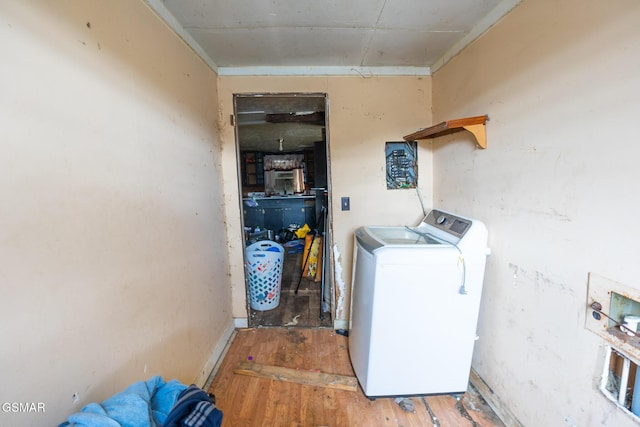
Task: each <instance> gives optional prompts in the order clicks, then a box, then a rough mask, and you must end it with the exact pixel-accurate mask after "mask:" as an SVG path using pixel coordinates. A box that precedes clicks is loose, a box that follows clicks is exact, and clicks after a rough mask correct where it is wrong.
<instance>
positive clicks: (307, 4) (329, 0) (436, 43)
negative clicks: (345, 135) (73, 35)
mask: <svg viewBox="0 0 640 427" xmlns="http://www.w3.org/2000/svg"><path fill="white" fill-rule="evenodd" d="M144 1H145V2H146V3H147V4H149V6H150V7H151V8H152V9H153V10H155V11H156V13H157V14H158V15H159V16H160V17H161V18H162V19H164V21H165V22H166V23H167V24H168V25H169V26H170V27H172V28H173V29H174V31H175V32H176V33H177V34H178V35H179V36H180V37H182V39H183V40H184V41H185V42H186V43H187V44H189V45H190V46H191V48H192V49H193V50H194V52H195V53H196V54H198V55H199V56H200V57H201V58H202V59H203V60H204V61H205V62H206V63H207V64H209V66H210V67H212V68H213V69H214V70H216V72H217V73H218V74H219V75H327V74H341V75H344V74H347V75H349V74H352V75H355V74H360V75H407V74H409V75H428V74H430V73H432V72H433V71H435V70H437V69H438V68H439V67H441V66H442V65H443V64H445V63H446V62H447V61H448V60H449V58H451V57H453V56H454V55H455V54H456V53H457V52H458V51H460V50H461V49H462V48H464V46H466V45H467V44H469V43H471V42H472V41H473V40H474V39H475V38H477V37H479V36H480V35H481V34H482V33H483V32H484V31H485V30H487V29H488V28H489V27H490V26H491V25H493V24H494V23H495V22H496V21H497V20H499V19H500V18H502V16H504V15H505V14H506V13H508V12H509V11H510V10H511V9H512V8H513V7H515V6H516V5H517V4H518V3H519V2H520V1H521V0H313V1H310V0H144ZM324 111H325V98H324V96H323V95H321V94H320V95H318V96H312V97H305V96H300V95H296V94H290V95H288V96H255V97H240V98H236V117H237V121H238V140H239V144H240V149H241V150H260V151H276V150H279V146H280V140H282V141H283V149H284V150H285V151H289V150H296V149H300V148H304V147H310V146H312V145H313V142H314V141H318V140H321V139H322V128H323V126H322V125H318V124H309V123H269V122H268V120H267V117H266V115H268V114H270V113H284V114H288V113H303V112H324Z"/></svg>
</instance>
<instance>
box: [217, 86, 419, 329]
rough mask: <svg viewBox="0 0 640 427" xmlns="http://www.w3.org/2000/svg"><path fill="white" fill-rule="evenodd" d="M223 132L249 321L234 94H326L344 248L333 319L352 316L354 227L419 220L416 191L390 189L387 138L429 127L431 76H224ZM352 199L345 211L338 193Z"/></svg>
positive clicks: (241, 306)
mask: <svg viewBox="0 0 640 427" xmlns="http://www.w3.org/2000/svg"><path fill="white" fill-rule="evenodd" d="M218 86H219V100H220V117H221V120H220V129H221V137H222V139H223V145H224V150H223V163H224V166H225V168H224V180H225V205H226V208H227V217H228V222H227V225H228V227H229V236H230V238H229V240H230V243H229V248H230V264H231V265H230V271H231V279H232V283H233V313H234V317H237V318H246V316H247V314H246V288H245V282H244V271H243V254H242V238H243V233H242V231H241V215H242V213H241V212H242V211H241V209H240V199H239V193H238V169H237V161H236V146H235V139H234V138H235V136H234V129H233V126H232V125H231V123H230V120H229V116H230V115H232V114H233V95H234V94H240V93H243V94H247V93H326V94H327V97H328V100H329V115H328V129H327V135H328V139H329V162H330V172H331V183H330V185H331V191H332V199H331V201H330V204H331V206H330V209H331V215H332V222H331V228H332V233H333V237H334V241H333V243H334V244H335V245H336V247H337V248H338V250H339V252H340V253H341V256H340V263H341V265H340V269H335V270H334V271H339V272H340V277H337V278H335V280H336V283H338V284H340V287H339V288H337V289H336V292H337V295H336V296H335V297H336V301H337V302H339V303H340V304H339V305H338V306H336V318H335V319H334V320H339V321H346V320H348V316H349V313H348V311H349V301H350V300H349V298H350V288H351V257H352V251H353V232H354V230H355V229H356V228H357V227H358V226H360V225H365V224H368V225H371V224H379V225H404V224H413V223H417V222H418V221H419V220H420V219H421V217H422V210H421V207H420V202H419V201H418V198H417V196H416V192H415V190H387V188H386V175H385V153H384V144H385V142H386V141H401V140H402V136H403V135H406V134H408V133H411V132H414V131H415V130H417V129H419V128H422V127H426V126H429V125H431V111H430V106H431V78H430V77H415V76H402V77H369V78H367V77H360V76H358V77H353V76H352V77H341V76H328V77H231V76H221V77H219V85H218ZM427 147H428V144H427V145H424V146H422V145H421V148H420V150H419V154H418V158H419V174H420V175H419V186H420V189H421V191H422V193H423V196H424V198H425V200H426V201H427V203H428V202H429V201H430V200H431V168H432V166H431V152H430V150H429V149H428V148H427ZM341 197H350V198H351V210H349V211H341V210H340V198H341Z"/></svg>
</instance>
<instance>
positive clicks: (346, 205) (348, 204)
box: [340, 197, 351, 211]
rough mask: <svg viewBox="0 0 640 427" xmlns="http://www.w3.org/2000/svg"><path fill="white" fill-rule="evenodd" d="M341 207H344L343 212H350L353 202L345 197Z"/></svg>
mask: <svg viewBox="0 0 640 427" xmlns="http://www.w3.org/2000/svg"><path fill="white" fill-rule="evenodd" d="M340 205H341V206H342V210H343V211H348V210H350V209H351V202H350V200H349V198H348V197H343V198H342V200H341V202H340Z"/></svg>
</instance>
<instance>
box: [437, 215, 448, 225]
mask: <svg viewBox="0 0 640 427" xmlns="http://www.w3.org/2000/svg"><path fill="white" fill-rule="evenodd" d="M446 220H447V217H446V216H444V215H440V216H439V217H438V219H436V222H437V223H438V224H444V222H445V221H446Z"/></svg>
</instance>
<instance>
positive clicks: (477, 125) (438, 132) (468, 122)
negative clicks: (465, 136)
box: [404, 115, 489, 149]
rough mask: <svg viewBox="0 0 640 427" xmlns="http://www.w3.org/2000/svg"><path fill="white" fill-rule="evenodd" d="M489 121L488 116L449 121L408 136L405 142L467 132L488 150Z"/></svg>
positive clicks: (481, 146) (480, 145)
mask: <svg viewBox="0 0 640 427" xmlns="http://www.w3.org/2000/svg"><path fill="white" fill-rule="evenodd" d="M487 120H489V116H487V115H484V116H475V117H466V118H463V119H455V120H448V121H446V122H442V123H438V124H437V125H434V126H431V127H428V128H426V129H422V130H419V131H417V132H414V133H412V134H409V135H406V136H405V137H404V140H405V141H416V140H419V139H427V138H437V137H439V136H443V135H448V134H450V133H453V132H457V131H460V130H466V131H468V132H471V133H472V134H473V136H474V137H475V138H476V142H477V144H478V146H479V147H480V148H483V149H484V148H487V134H486V128H485V123H486V122H487Z"/></svg>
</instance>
